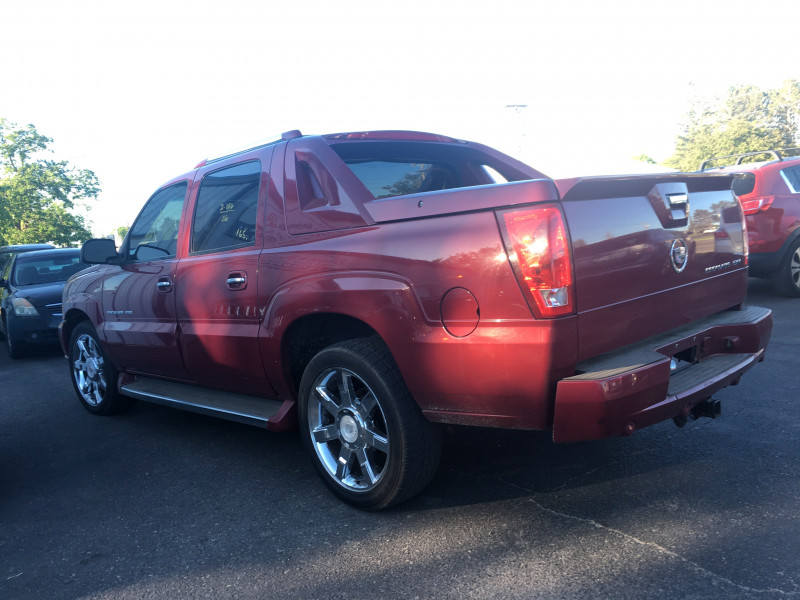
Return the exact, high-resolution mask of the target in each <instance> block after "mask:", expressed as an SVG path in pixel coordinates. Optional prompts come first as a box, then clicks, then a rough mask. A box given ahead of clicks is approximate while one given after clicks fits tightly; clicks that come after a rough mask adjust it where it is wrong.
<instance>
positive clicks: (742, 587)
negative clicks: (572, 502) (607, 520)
mask: <svg viewBox="0 0 800 600" xmlns="http://www.w3.org/2000/svg"><path fill="white" fill-rule="evenodd" d="M496 479H497V480H498V481H500V482H501V483H504V484H505V485H509V486H512V487H515V488H518V489H521V490H524V491H525V492H527V493H529V494H533V495H534V496H536V495H538V494H537V493H536V492H534V491H533V490H529V489H527V488H525V487H523V486H520V485H518V484H516V483H513V482H510V481H505V480H503V479H500V478H496ZM527 500H528V502H531V503H532V504H534V505H536V507H537V508H539V510H542V511H544V512H547V513H550V514H551V515H554V516H557V517H561V518H564V519H571V520H573V521H578V522H580V523H584V524H586V525H590V526H592V527H595V528H597V529H602V530H604V531H608V532H611V533H614V534H616V535H618V536H620V537H622V538H624V539H626V540H628V541H631V542H634V543H635V544H639V545H640V546H647V547H650V548H653V549H655V550H656V551H657V552H659V553H661V554H664V555H666V556H669V557H670V558H673V559H675V560H678V561H680V562H682V563H684V564H686V565H687V566H689V567H690V568H691V569H692V570H693V571H695V572H696V573H698V574H700V575H703V576H706V577H710V578H712V579H714V580H716V581H719V582H722V583H726V584H728V585H730V586H733V587H735V588H736V589H738V590H741V591H743V592H747V593H750V594H777V595H779V596H785V597H795V596H800V591H786V590H781V589H778V588H766V589H759V588H752V587H749V586H746V585H742V584H740V583H736V582H735V581H733V580H731V579H728V578H727V577H723V576H722V575H720V574H718V573H714V572H713V571H709V570H708V569H706V568H705V567H703V566H701V565H699V564H697V563H696V562H694V561H691V560H689V559H688V558H686V557H685V556H681V555H680V554H678V553H677V552H673V551H672V550H670V549H668V548H665V547H663V546H660V545H658V544H656V543H655V542H648V541H646V540H641V539H639V538H637V537H636V536H633V535H631V534H629V533H625V532H624V531H620V530H619V529H615V528H614V527H609V526H607V525H603V524H602V523H599V522H597V521H595V520H594V519H589V518H586V517H580V516H577V515H572V514H569V513H565V512H561V511H559V510H555V509H552V508H548V507H547V506H545V505H544V504H542V503H541V502H539V501H538V500H536V499H534V498H532V497H531V498H528V499H527Z"/></svg>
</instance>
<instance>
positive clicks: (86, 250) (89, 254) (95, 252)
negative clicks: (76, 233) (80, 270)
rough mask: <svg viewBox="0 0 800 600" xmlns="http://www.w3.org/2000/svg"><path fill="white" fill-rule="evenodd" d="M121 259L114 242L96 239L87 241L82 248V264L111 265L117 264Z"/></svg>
mask: <svg viewBox="0 0 800 600" xmlns="http://www.w3.org/2000/svg"><path fill="white" fill-rule="evenodd" d="M119 258H120V255H119V253H118V252H117V245H116V244H115V243H114V240H109V239H95V240H86V241H85V242H84V243H83V246H81V262H84V263H90V264H98V263H103V264H109V263H114V262H117V261H118V260H119Z"/></svg>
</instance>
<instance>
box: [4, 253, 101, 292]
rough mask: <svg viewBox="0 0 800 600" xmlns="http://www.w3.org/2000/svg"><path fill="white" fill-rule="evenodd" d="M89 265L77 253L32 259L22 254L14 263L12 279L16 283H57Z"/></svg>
mask: <svg viewBox="0 0 800 600" xmlns="http://www.w3.org/2000/svg"><path fill="white" fill-rule="evenodd" d="M88 266H89V265H87V264H86V263H82V262H81V261H80V256H79V255H78V254H77V253H75V254H71V253H70V254H68V255H66V256H64V255H56V256H52V255H51V256H46V257H41V258H35V259H31V258H29V257H27V256H20V257H18V258H17V261H16V263H15V264H14V271H13V273H12V275H11V280H12V282H13V283H14V284H15V285H35V284H37V283H55V282H58V281H66V280H67V279H69V278H70V277H72V275H74V274H75V273H77V272H78V271H81V270H83V269H85V268H87V267H88Z"/></svg>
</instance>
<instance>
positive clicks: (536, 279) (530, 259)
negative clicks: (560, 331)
mask: <svg viewBox="0 0 800 600" xmlns="http://www.w3.org/2000/svg"><path fill="white" fill-rule="evenodd" d="M500 215H501V216H502V220H501V221H500V223H501V229H502V230H503V234H504V238H505V243H506V251H507V252H508V256H509V258H510V259H511V264H512V265H513V267H514V270H515V273H516V275H517V279H518V280H519V282H520V285H521V286H522V290H523V292H524V293H525V296H526V299H527V301H528V304H529V305H530V307H531V310H532V311H533V313H534V315H536V316H537V317H545V318H546V317H558V316H561V315H567V314H570V313H572V312H573V311H574V310H575V298H574V296H575V281H574V277H573V273H572V258H571V256H570V245H569V236H568V235H567V228H566V225H565V224H564V216H563V215H562V214H561V209H560V208H559V207H558V206H554V205H544V206H536V207H530V208H525V209H518V210H508V211H504V212H501V213H500Z"/></svg>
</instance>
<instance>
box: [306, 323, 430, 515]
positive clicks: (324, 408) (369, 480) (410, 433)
mask: <svg viewBox="0 0 800 600" xmlns="http://www.w3.org/2000/svg"><path fill="white" fill-rule="evenodd" d="M298 408H299V415H300V430H301V434H302V437H303V442H304V443H305V445H306V446H307V448H308V449H309V450H310V453H311V456H312V458H313V460H314V465H315V467H316V468H317V471H318V472H319V474H320V476H321V477H322V480H323V481H324V482H325V484H326V485H327V486H328V487H329V488H330V489H331V490H332V491H333V492H334V493H335V494H336V495H337V496H339V497H340V498H341V499H342V500H344V501H345V502H347V503H349V504H352V505H354V506H356V507H358V508H362V509H366V510H378V509H381V508H386V507H388V506H391V505H393V504H397V503H398V502H402V501H403V500H406V499H408V498H410V497H411V496H413V495H414V494H416V493H418V492H419V491H421V490H422V489H423V488H424V487H425V486H426V485H427V484H428V483H429V482H430V480H431V479H432V478H433V475H434V474H435V473H436V469H437V468H438V465H439V458H440V455H441V432H440V430H439V428H438V427H437V426H436V425H434V424H432V423H431V422H430V421H428V420H427V419H426V418H425V417H424V416H423V415H422V412H421V411H420V409H419V407H418V406H417V405H416V403H415V402H414V400H413V398H412V397H411V394H410V393H409V391H408V389H407V388H406V386H405V383H404V382H403V380H402V378H401V376H400V373H399V371H398V369H397V366H396V365H395V363H394V360H393V359H392V356H391V354H390V353H389V350H388V349H387V348H386V346H385V345H384V344H383V343H382V342H381V341H380V340H378V339H375V338H366V339H358V340H349V341H346V342H341V343H338V344H335V345H333V346H330V347H328V348H326V349H324V350H322V351H321V352H320V353H319V354H317V355H316V356H315V357H314V358H313V359H312V360H311V362H310V363H309V364H308V367H307V368H306V370H305V373H304V374H303V378H302V381H301V383H300V395H299V406H298Z"/></svg>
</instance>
